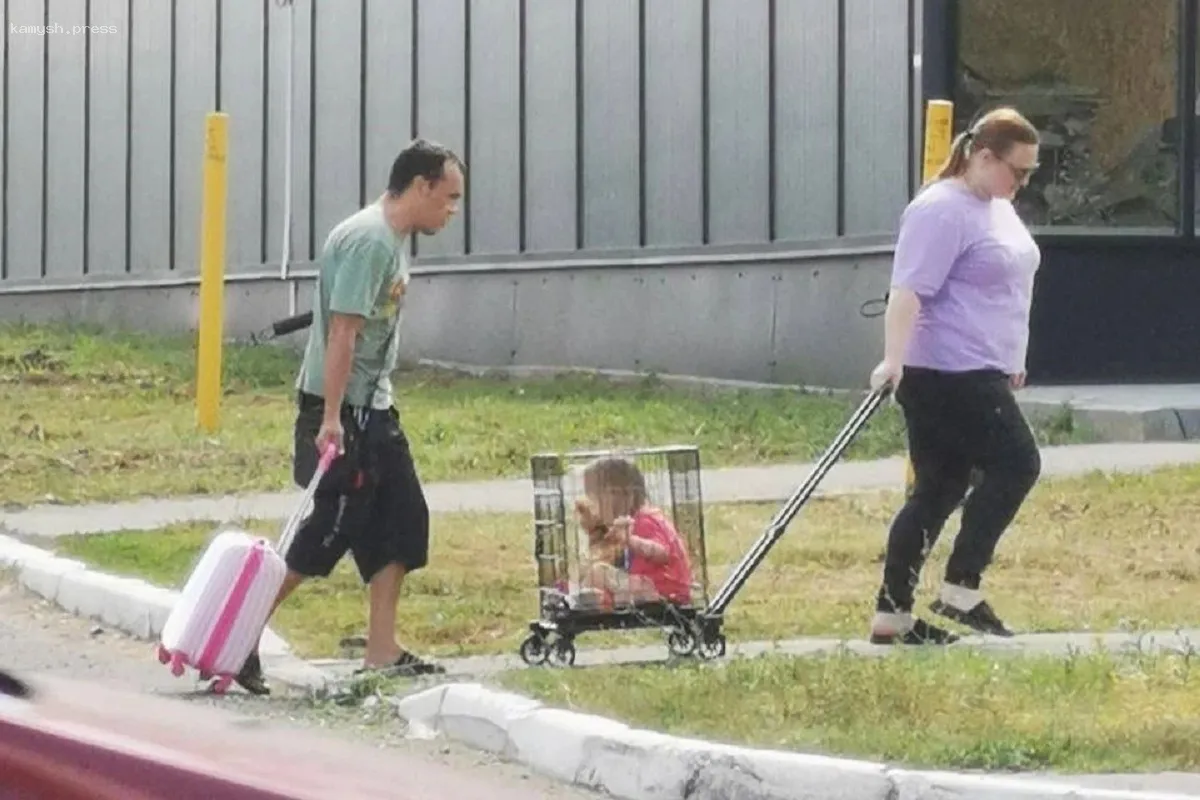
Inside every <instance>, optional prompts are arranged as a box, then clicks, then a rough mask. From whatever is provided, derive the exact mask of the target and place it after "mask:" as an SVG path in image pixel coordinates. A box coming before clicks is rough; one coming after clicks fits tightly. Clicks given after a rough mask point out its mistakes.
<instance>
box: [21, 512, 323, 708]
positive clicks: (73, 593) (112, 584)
mask: <svg viewBox="0 0 1200 800" xmlns="http://www.w3.org/2000/svg"><path fill="white" fill-rule="evenodd" d="M0 569H11V570H13V571H14V572H15V573H16V578H17V582H18V583H19V584H20V585H21V586H23V587H24V588H26V589H28V590H29V591H31V592H33V593H34V594H36V595H38V596H40V597H42V598H44V599H46V600H48V601H50V602H52V603H54V604H56V605H58V606H60V607H61V608H62V609H63V610H65V611H68V612H70V613H71V614H75V615H76V616H80V617H86V618H88V619H94V620H98V621H99V622H100V623H102V624H104V625H107V626H108V627H110V628H112V629H114V630H118V631H121V632H122V633H127V634H129V635H131V636H135V637H137V638H139V639H146V640H148V641H153V640H156V639H157V638H158V637H159V635H160V634H161V633H162V629H163V625H165V624H166V621H167V617H168V616H170V614H171V609H172V608H174V606H175V603H176V601H177V600H178V599H179V592H176V591H172V590H170V589H164V588H162V587H159V586H154V585H153V584H150V583H147V582H146V581H144V580H141V579H139V578H125V577H120V576H117V575H110V574H108V573H104V572H99V571H97V570H93V569H89V568H88V566H87V565H86V564H84V563H83V562H81V561H76V560H75V559H70V558H63V557H61V556H56V555H54V554H53V553H51V552H50V551H48V550H43V549H41V548H38V547H34V546H33V545H28V544H25V543H24V542H21V541H19V540H17V539H14V538H12V537H11V536H4V535H0ZM259 654H260V655H261V656H262V661H263V669H264V671H266V672H267V674H268V677H271V678H275V679H278V680H280V681H282V682H283V683H288V684H291V685H293V686H299V687H303V688H312V689H316V688H321V687H323V686H325V685H326V684H327V683H328V682H329V678H328V676H326V675H325V673H324V672H322V671H321V670H318V669H317V668H316V667H313V666H312V665H310V664H307V663H306V662H304V661H303V660H301V659H299V658H297V657H296V656H294V655H292V651H291V648H290V647H289V646H288V644H287V642H285V641H284V640H283V639H281V638H280V637H279V636H278V635H277V634H276V633H275V632H274V631H272V630H271V629H270V628H267V629H266V631H265V632H264V633H263V637H262V644H261V647H260V650H259Z"/></svg>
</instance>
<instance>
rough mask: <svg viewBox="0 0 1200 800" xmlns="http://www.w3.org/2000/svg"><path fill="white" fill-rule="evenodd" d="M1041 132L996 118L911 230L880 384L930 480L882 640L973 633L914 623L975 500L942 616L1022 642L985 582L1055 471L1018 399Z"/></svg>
mask: <svg viewBox="0 0 1200 800" xmlns="http://www.w3.org/2000/svg"><path fill="white" fill-rule="evenodd" d="M1037 158H1038V133H1037V129H1036V128H1034V127H1033V126H1032V125H1031V124H1030V123H1029V121H1028V120H1026V119H1025V118H1024V117H1023V116H1021V115H1020V114H1019V113H1018V112H1016V111H1014V110H1013V109H1009V108H1001V109H997V110H995V111H992V112H991V113H989V114H987V115H986V116H984V117H983V118H982V119H980V120H979V121H978V122H977V123H976V124H975V125H974V126H973V127H972V128H971V129H970V130H968V131H965V132H963V133H962V134H960V135H959V136H958V137H957V138H956V139H955V140H954V143H953V146H952V148H951V152H950V157H949V158H948V159H947V161H946V163H945V164H944V165H943V166H942V168H941V170H940V171H939V172H938V174H937V175H936V176H935V177H934V179H933V180H932V181H930V183H929V184H928V185H927V186H925V187H924V188H923V189H922V191H921V192H920V193H919V194H918V195H917V196H916V197H915V198H914V199H913V200H912V202H911V203H909V205H908V207H907V208H906V209H905V210H904V214H903V215H902V217H901V221H900V234H899V238H898V241H897V243H896V253H895V261H894V264H893V268H892V286H891V292H890V294H889V298H888V306H887V312H886V315H885V341H884V357H883V361H882V362H880V364H879V366H877V367H876V368H875V369H874V371H873V372H872V373H871V387H872V388H873V389H879V388H880V387H883V386H884V385H887V384H890V385H891V386H892V387H893V388H894V390H895V395H894V396H895V398H896V401H897V402H898V403H899V404H900V407H901V408H902V409H903V412H904V420H905V424H906V427H907V429H908V452H909V457H910V459H911V460H912V465H913V470H914V472H915V476H916V481H915V485H914V487H913V491H912V494H911V495H910V497H909V498H908V500H907V502H906V503H905V504H904V507H903V508H902V509H901V510H900V513H899V514H897V515H896V518H895V520H894V521H893V522H892V527H891V531H890V533H889V535H888V545H887V555H886V559H885V566H884V570H883V585H882V586H881V588H880V590H879V595H878V597H877V599H876V606H875V608H876V613H875V618H874V620H873V621H872V625H871V641H872V642H874V643H876V644H894V643H904V644H949V643H951V642H954V641H956V640H957V639H958V638H959V637H958V636H956V635H954V634H952V633H950V632H949V631H947V630H944V629H942V628H939V627H937V626H934V625H932V624H929V623H927V622H925V621H924V620H922V619H920V618H916V617H914V616H913V593H914V590H915V589H916V586H917V582H918V580H919V578H920V574H921V567H922V566H923V565H924V562H925V559H926V557H927V556H928V554H929V551H930V550H932V548H933V546H934V544H935V543H936V542H937V539H938V535H939V534H940V533H941V531H942V528H943V527H944V526H945V524H946V519H947V518H948V517H949V516H950V514H951V513H952V512H953V511H954V509H955V508H956V507H957V506H958V504H959V503H960V502H962V501H963V497H964V495H965V494H966V491H967V486H968V481H969V480H970V477H971V472H972V469H973V468H978V469H979V470H980V473H981V476H982V479H981V480H980V482H979V485H978V486H977V487H976V488H975V489H974V490H973V491H972V492H971V494H970V496H969V497H968V498H967V499H966V501H965V503H964V504H963V512H962V526H961V528H960V530H959V533H958V536H957V537H956V540H955V543H954V549H953V552H952V553H951V555H950V561H949V563H948V564H947V566H946V574H945V578H944V583H943V584H942V588H941V591H940V593H939V595H938V598H937V599H936V600H935V601H934V602H933V604H932V605H931V606H930V609H931V610H932V611H933V612H934V613H936V614H939V615H941V616H942V617H945V618H947V619H949V620H952V621H954V622H957V623H960V624H962V625H966V626H967V627H970V628H972V629H974V630H975V631H978V632H980V633H987V634H995V635H1000V636H1012V632H1011V631H1009V629H1008V628H1007V626H1005V624H1004V623H1003V622H1002V621H1001V620H1000V619H999V617H997V616H996V613H995V612H994V611H993V610H992V608H991V606H990V605H989V604H988V602H987V601H986V600H984V599H983V596H982V594H981V593H980V590H979V586H980V582H981V579H982V577H983V572H984V570H985V569H986V568H987V566H988V564H989V563H990V562H991V560H992V555H993V553H994V552H995V549H996V543H997V542H998V541H999V539H1000V536H1001V535H1002V534H1003V533H1004V530H1005V528H1007V527H1008V525H1009V524H1010V523H1011V522H1012V520H1013V517H1014V516H1016V513H1017V510H1018V509H1019V508H1020V507H1021V504H1022V502H1024V499H1025V497H1026V495H1027V494H1028V493H1029V491H1030V489H1032V488H1033V485H1034V483H1036V482H1037V479H1038V475H1039V474H1040V472H1041V458H1040V455H1039V453H1038V448H1037V442H1036V441H1035V440H1034V437H1033V433H1032V431H1030V429H1029V425H1028V424H1027V423H1026V421H1025V418H1024V416H1023V415H1022V413H1021V410H1020V408H1019V407H1018V405H1017V401H1016V398H1015V397H1014V395H1013V389H1017V388H1020V387H1021V386H1023V385H1024V382H1025V351H1026V346H1027V344H1028V341H1029V306H1030V299H1031V295H1032V292H1033V281H1034V275H1035V273H1036V272H1037V268H1038V265H1039V263H1040V260H1041V257H1040V253H1039V251H1038V247H1037V245H1036V244H1035V243H1034V240H1033V237H1032V236H1030V234H1029V231H1028V230H1027V229H1026V227H1025V225H1024V224H1023V223H1022V222H1021V220H1020V219H1019V218H1018V216H1017V213H1016V211H1015V209H1014V208H1013V204H1012V199H1013V197H1014V196H1015V195H1016V193H1017V190H1018V189H1020V188H1021V187H1023V186H1024V185H1025V184H1026V183H1028V181H1029V176H1030V175H1031V174H1032V173H1033V171H1034V170H1035V169H1036V168H1037V165H1038V164H1037Z"/></svg>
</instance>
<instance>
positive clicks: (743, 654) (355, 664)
mask: <svg viewBox="0 0 1200 800" xmlns="http://www.w3.org/2000/svg"><path fill="white" fill-rule="evenodd" d="M587 640H588V636H587V634H582V635H580V636H579V638H578V639H576V640H575V646H576V648H577V651H578V654H577V656H576V659H575V665H576V668H579V667H599V666H616V665H636V664H653V663H663V662H665V661H667V660H668V659H669V658H671V656H670V654H669V653H668V652H667V647H666V645H665V644H653V645H642V646H630V647H615V648H604V649H602V648H594V647H588V641H587ZM968 648H969V649H972V650H977V651H980V652H985V653H994V654H996V655H1010V656H1019V655H1038V656H1067V655H1070V654H1072V653H1095V652H1108V653H1116V652H1130V651H1132V652H1141V653H1177V654H1191V653H1200V628H1184V629H1180V630H1157V631H1137V632H1115V633H1105V632H1090V631H1083V632H1075V633H1027V634H1021V635H1018V636H1014V637H1013V638H1011V639H1004V638H1000V637H996V636H966V637H964V638H963V639H962V640H961V642H960V643H959V644H956V645H953V649H968ZM843 649H844V650H847V651H849V652H852V653H855V654H856V655H862V656H882V655H885V654H887V653H895V652H896V648H895V647H887V646H882V645H873V644H871V643H869V642H868V641H866V640H865V639H862V640H858V639H852V640H845V639H834V638H829V637H801V638H797V639H790V640H787V641H780V642H730V643H729V650H728V654H727V656H726V658H727V659H728V658H754V657H755V656H760V655H764V654H776V655H790V656H816V655H822V654H827V653H833V652H836V651H838V650H843ZM723 660H724V659H723ZM441 663H442V664H443V665H444V666H445V667H446V677H447V679H452V680H466V679H483V678H487V677H489V676H492V675H498V674H500V673H503V672H508V671H510V670H514V669H523V668H524V666H525V665H524V662H522V661H521V657H520V656H519V655H517V654H516V653H515V652H514V653H513V654H512V655H503V656H468V657H465V658H452V659H446V660H443V661H442V662H441ZM309 664H311V665H312V666H314V667H316V668H317V669H319V670H321V671H322V672H323V673H325V674H326V675H328V676H329V678H330V679H331V680H333V681H336V682H341V681H344V680H347V679H350V678H351V677H352V676H353V672H354V670H356V669H358V668H359V667H360V666H362V662H361V661H360V660H343V659H318V660H313V661H310V662H309Z"/></svg>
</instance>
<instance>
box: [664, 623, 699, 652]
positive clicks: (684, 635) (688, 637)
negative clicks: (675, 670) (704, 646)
mask: <svg viewBox="0 0 1200 800" xmlns="http://www.w3.org/2000/svg"><path fill="white" fill-rule="evenodd" d="M697 644H698V642H697V641H696V636H695V634H693V633H692V632H691V631H690V630H688V629H687V628H679V629H676V630H673V631H671V632H670V633H669V634H667V649H668V650H670V651H671V655H673V656H679V657H680V658H687V657H688V656H690V655H694V654H695V652H696V645H697Z"/></svg>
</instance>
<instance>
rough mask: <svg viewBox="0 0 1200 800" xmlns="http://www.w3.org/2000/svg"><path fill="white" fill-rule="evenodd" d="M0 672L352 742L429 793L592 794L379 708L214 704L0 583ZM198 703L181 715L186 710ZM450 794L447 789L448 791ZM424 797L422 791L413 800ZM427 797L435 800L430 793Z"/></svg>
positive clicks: (134, 651)
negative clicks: (416, 735)
mask: <svg viewBox="0 0 1200 800" xmlns="http://www.w3.org/2000/svg"><path fill="white" fill-rule="evenodd" d="M0 669H3V670H7V671H10V672H12V673H13V674H14V675H16V676H17V677H26V678H29V679H34V680H36V679H37V678H38V677H39V676H45V677H48V678H64V679H69V680H73V681H86V682H88V683H89V684H92V683H94V684H96V685H97V686H99V687H103V688H105V689H116V690H125V691H134V692H137V693H139V694H151V695H156V696H158V697H166V698H169V699H171V700H172V702H178V703H179V708H180V714H181V719H186V715H187V714H188V713H195V714H197V715H199V714H207V713H210V711H211V710H212V709H217V710H220V711H223V712H224V713H228V714H230V715H233V716H237V717H241V718H243V719H246V718H252V719H256V720H259V721H261V722H264V723H269V724H271V725H273V726H283V727H282V729H283V730H284V731H286V730H288V729H295V730H303V731H305V732H307V733H314V732H315V733H319V734H320V735H322V736H329V737H333V738H335V739H337V740H338V741H339V743H341V744H347V745H353V746H354V747H355V748H356V749H357V750H358V752H359V753H360V754H362V755H364V756H369V757H371V758H375V759H378V760H379V761H380V763H382V762H384V761H386V762H388V763H389V764H390V765H391V766H392V767H394V766H395V762H396V761H397V760H403V761H405V762H407V763H409V764H411V766H412V769H413V770H414V772H413V774H419V773H420V774H423V775H424V778H425V780H423V781H422V784H423V785H425V786H429V785H431V784H432V786H433V787H434V788H436V786H437V780H438V778H436V776H438V775H444V776H445V780H446V784H447V791H448V792H449V793H448V794H446V795H445V796H446V797H447V798H450V797H453V798H454V799H455V800H458V798H463V797H465V796H466V794H465V793H469V796H471V797H480V798H484V797H487V798H508V797H512V798H517V797H521V798H548V799H549V800H597V798H599V797H600V795H597V794H595V793H592V792H586V791H583V790H580V789H575V788H572V787H565V786H562V785H560V784H557V783H555V782H552V781H550V780H547V779H544V778H542V777H541V776H538V775H534V774H531V773H530V772H529V771H528V770H526V769H524V768H523V767H521V766H519V765H514V764H509V763H505V762H502V761H499V760H497V759H495V758H493V757H491V756H489V755H486V754H480V753H478V752H476V751H473V750H470V749H468V748H464V747H461V746H458V745H456V744H453V743H450V742H446V741H444V740H432V741H430V740H418V739H408V738H405V737H404V736H403V730H402V725H401V724H400V723H399V722H397V721H396V720H395V718H394V716H392V715H391V714H390V713H389V712H388V711H387V708H386V706H381V707H380V709H379V710H378V711H377V712H374V713H371V712H364V710H363V709H361V708H342V707H339V706H337V705H336V704H333V703H326V704H314V703H312V702H311V701H309V700H307V699H304V698H300V697H275V698H270V699H264V698H255V697H251V696H249V695H246V694H243V693H240V692H236V691H231V693H230V694H229V695H227V696H225V697H223V698H217V697H213V696H211V695H203V694H199V693H197V692H196V690H197V688H199V687H198V686H197V684H196V683H194V682H193V681H192V680H191V679H189V678H188V677H186V676H185V677H184V678H175V677H173V676H172V675H171V673H170V671H169V670H168V669H166V668H165V667H163V666H162V665H160V664H159V663H158V661H157V660H156V659H155V658H154V653H153V647H152V645H151V644H150V643H147V642H142V641H138V640H136V639H132V638H130V637H127V636H123V635H121V634H119V633H115V632H112V631H108V630H105V629H102V628H101V627H99V626H97V625H95V623H92V622H89V621H86V620H82V619H79V618H77V617H74V616H72V615H69V614H65V613H63V612H62V611H60V610H59V609H57V608H55V607H53V606H51V605H49V604H47V603H45V602H44V601H41V600H40V599H38V598H34V597H32V596H30V595H29V594H28V593H26V592H23V591H22V590H20V589H19V588H17V587H14V586H13V585H12V584H10V583H8V582H6V581H3V580H2V579H0ZM196 706H202V707H204V708H205V709H207V710H204V711H201V710H200V709H197V710H196V711H195V712H189V707H193V708H194V707H196ZM451 784H452V785H453V788H452V789H451V788H449V787H450V785H451ZM424 796H426V794H424V793H423V794H422V797H424ZM429 796H430V800H435V799H434V798H433V796H432V795H429Z"/></svg>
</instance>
